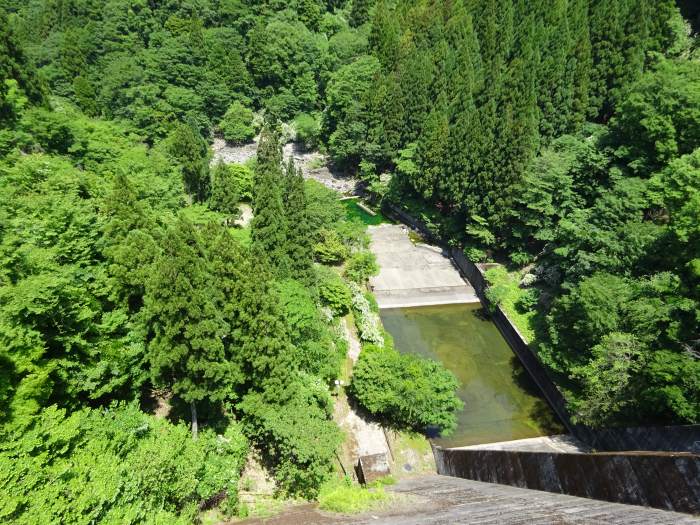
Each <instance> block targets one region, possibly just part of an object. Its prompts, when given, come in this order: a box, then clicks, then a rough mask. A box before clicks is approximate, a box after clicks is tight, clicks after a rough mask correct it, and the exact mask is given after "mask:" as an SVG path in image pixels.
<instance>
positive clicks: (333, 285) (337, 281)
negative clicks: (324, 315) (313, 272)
mask: <svg viewBox="0 0 700 525" xmlns="http://www.w3.org/2000/svg"><path fill="white" fill-rule="evenodd" d="M317 273H318V294H319V296H320V298H321V303H322V304H323V305H324V306H327V307H328V308H330V309H331V311H332V312H333V314H334V315H345V314H346V313H348V310H349V309H350V304H351V302H352V295H351V294H350V288H348V286H347V284H345V282H344V281H343V279H342V278H341V277H340V276H339V275H338V274H337V273H335V272H334V271H333V270H331V269H330V268H326V267H323V266H321V267H319V268H318V272H317Z"/></svg>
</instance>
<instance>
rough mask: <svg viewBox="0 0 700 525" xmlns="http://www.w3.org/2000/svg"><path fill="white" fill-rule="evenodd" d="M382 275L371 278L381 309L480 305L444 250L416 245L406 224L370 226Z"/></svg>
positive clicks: (373, 249)
mask: <svg viewBox="0 0 700 525" xmlns="http://www.w3.org/2000/svg"><path fill="white" fill-rule="evenodd" d="M369 234H370V236H371V239H372V244H371V250H372V252H373V253H374V255H375V256H376V257H377V262H378V264H379V267H380V271H379V275H377V276H376V277H373V278H372V279H370V284H371V286H372V288H373V292H374V295H375V297H376V299H377V304H378V305H379V307H380V308H402V307H408V306H430V305H439V304H457V303H474V302H479V298H478V297H477V296H476V293H475V292H474V289H473V288H472V287H471V285H470V284H469V283H467V282H466V281H465V280H464V279H462V276H461V275H460V273H459V270H458V269H457V267H456V266H455V265H454V264H453V263H452V261H451V260H450V258H449V257H447V256H446V255H445V254H444V253H443V251H442V250H441V249H440V248H437V247H435V246H429V245H427V244H413V243H412V242H411V239H410V238H409V236H408V229H407V228H406V227H405V226H402V225H396V224H381V225H379V226H370V227H369Z"/></svg>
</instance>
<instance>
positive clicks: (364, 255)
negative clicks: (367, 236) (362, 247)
mask: <svg viewBox="0 0 700 525" xmlns="http://www.w3.org/2000/svg"><path fill="white" fill-rule="evenodd" d="M377 273H379V265H377V259H376V257H375V256H374V254H373V253H371V252H365V251H362V252H357V253H355V254H353V255H352V257H350V259H349V260H348V263H347V265H346V267H345V276H346V277H347V278H348V279H350V280H351V281H354V282H356V283H358V284H363V283H365V282H367V279H369V278H370V277H371V276H373V275H377Z"/></svg>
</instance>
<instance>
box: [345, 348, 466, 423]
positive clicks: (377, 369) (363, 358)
mask: <svg viewBox="0 0 700 525" xmlns="http://www.w3.org/2000/svg"><path fill="white" fill-rule="evenodd" d="M458 386H459V383H458V381H457V378H456V377H455V376H454V374H452V372H450V371H449V370H446V369H445V368H444V367H443V365H442V364H440V363H439V362H437V361H433V360H430V359H424V358H422V357H418V356H415V355H410V354H400V353H398V352H397V351H396V350H390V349H384V348H380V347H378V346H374V345H368V346H366V347H364V348H363V349H362V352H361V353H360V358H359V360H358V362H357V363H356V364H355V367H354V368H353V376H352V382H351V383H350V387H349V392H350V394H351V395H352V396H353V397H354V398H355V399H356V400H357V401H358V403H360V405H362V406H363V407H364V408H365V409H366V410H367V411H369V412H370V413H371V414H374V415H375V416H378V417H382V418H384V419H386V420H388V421H389V422H390V423H392V424H394V425H396V426H398V427H400V428H407V429H412V430H419V431H425V430H426V429H428V428H437V429H439V430H440V432H441V433H442V434H449V433H450V432H452V431H453V430H454V429H455V427H456V426H457V418H456V412H457V411H458V410H460V409H461V408H462V406H463V404H462V402H461V401H460V400H459V398H458V397H457V396H456V394H455V391H456V390H457V388H458Z"/></svg>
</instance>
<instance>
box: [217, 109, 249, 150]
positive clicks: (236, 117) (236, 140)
mask: <svg viewBox="0 0 700 525" xmlns="http://www.w3.org/2000/svg"><path fill="white" fill-rule="evenodd" d="M219 130H220V131H221V133H222V134H223V136H224V138H225V139H226V141H227V142H231V143H233V144H243V143H245V142H248V141H250V140H252V139H253V137H254V136H255V128H254V127H253V111H252V110H250V109H248V108H247V107H245V106H244V105H243V104H241V103H240V102H238V101H236V102H234V103H233V104H231V106H230V107H229V108H228V110H227V111H226V114H225V115H224V117H223V118H222V119H221V122H220V123H219Z"/></svg>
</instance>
